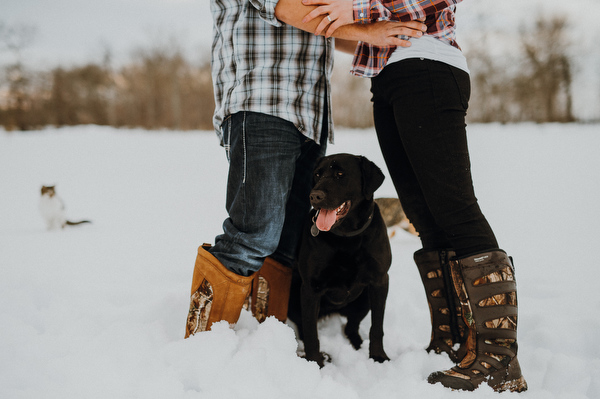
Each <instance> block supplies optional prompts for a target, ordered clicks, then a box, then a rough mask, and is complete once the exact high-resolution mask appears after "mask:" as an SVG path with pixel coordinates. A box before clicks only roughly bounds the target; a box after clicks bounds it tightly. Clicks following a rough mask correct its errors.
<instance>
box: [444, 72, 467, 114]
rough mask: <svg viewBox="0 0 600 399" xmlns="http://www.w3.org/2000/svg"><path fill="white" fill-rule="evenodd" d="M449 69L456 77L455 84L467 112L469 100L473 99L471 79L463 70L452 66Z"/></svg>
mask: <svg viewBox="0 0 600 399" xmlns="http://www.w3.org/2000/svg"><path fill="white" fill-rule="evenodd" d="M448 69H449V70H450V73H452V76H453V77H454V83H456V88H457V90H458V93H459V94H460V102H461V104H462V106H463V108H464V109H465V111H466V110H467V109H468V108H469V99H470V98H471V78H470V77H469V74H468V73H467V72H465V71H463V70H462V69H459V68H455V67H453V66H450V65H448Z"/></svg>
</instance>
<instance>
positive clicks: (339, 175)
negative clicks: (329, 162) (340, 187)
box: [335, 172, 344, 179]
mask: <svg viewBox="0 0 600 399" xmlns="http://www.w3.org/2000/svg"><path fill="white" fill-rule="evenodd" d="M335 177H336V179H341V178H342V177H344V172H337V173H336V174H335Z"/></svg>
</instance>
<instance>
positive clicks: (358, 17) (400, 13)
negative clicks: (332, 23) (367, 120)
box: [351, 0, 462, 78]
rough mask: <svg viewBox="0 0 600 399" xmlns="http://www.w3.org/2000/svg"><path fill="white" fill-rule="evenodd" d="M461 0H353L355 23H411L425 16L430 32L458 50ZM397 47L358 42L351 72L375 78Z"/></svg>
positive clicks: (428, 32) (428, 33)
mask: <svg viewBox="0 0 600 399" xmlns="http://www.w3.org/2000/svg"><path fill="white" fill-rule="evenodd" d="M461 1H462V0H353V7H354V22H355V23H371V22H376V21H401V22H408V21H413V20H416V19H419V18H422V17H426V19H425V24H426V25H427V35H430V36H433V37H435V38H437V39H439V40H442V41H444V42H446V43H448V44H450V45H451V46H454V47H456V48H458V49H460V47H459V46H458V44H457V43H456V35H455V32H454V12H455V9H456V4H458V3H460V2H461ZM395 49H396V47H395V46H389V47H377V46H373V45H370V44H368V43H364V42H359V44H358V47H357V49H356V51H355V53H354V60H353V62H352V70H351V72H352V73H353V74H355V75H358V76H363V77H367V78H370V77H373V76H377V75H378V74H379V72H381V70H382V69H383V67H384V66H385V65H386V63H387V61H388V59H389V58H390V55H391V54H392V52H393V51H394V50H395Z"/></svg>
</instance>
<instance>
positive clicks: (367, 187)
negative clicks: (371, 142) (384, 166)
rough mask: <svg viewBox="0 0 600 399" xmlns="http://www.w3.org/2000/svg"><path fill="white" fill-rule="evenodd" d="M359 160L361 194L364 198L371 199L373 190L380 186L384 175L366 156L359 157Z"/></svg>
mask: <svg viewBox="0 0 600 399" xmlns="http://www.w3.org/2000/svg"><path fill="white" fill-rule="evenodd" d="M359 162H360V168H361V170H362V190H363V194H364V196H365V198H366V199H368V200H372V199H373V196H374V194H375V190H377V189H378V188H379V187H380V186H381V184H382V183H383V180H384V179H385V176H384V174H383V172H382V171H381V169H379V167H378V166H377V165H375V164H374V163H373V162H371V161H369V160H368V159H367V158H365V157H363V156H361V157H359Z"/></svg>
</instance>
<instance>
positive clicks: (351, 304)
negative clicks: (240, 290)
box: [288, 154, 392, 367]
mask: <svg viewBox="0 0 600 399" xmlns="http://www.w3.org/2000/svg"><path fill="white" fill-rule="evenodd" d="M383 179H384V175H383V173H382V172H381V170H380V169H379V168H378V167H377V166H376V165H375V164H374V163H373V162H371V161H369V160H368V159H366V158H365V157H361V156H355V155H350V154H336V155H331V156H327V157H324V158H321V159H320V160H319V162H318V163H317V166H316V168H315V172H314V186H313V189H312V191H311V194H310V201H311V205H312V206H313V208H314V209H313V210H312V211H311V212H310V215H309V217H308V218H307V220H306V224H305V226H304V230H303V232H302V239H301V240H302V241H301V244H300V247H299V252H298V261H297V265H296V267H295V270H294V277H293V279H292V288H291V292H290V303H289V310H288V317H289V318H290V320H292V321H293V322H294V323H295V324H296V325H297V327H298V332H299V338H300V339H302V340H303V341H304V349H305V357H306V359H308V360H311V361H316V362H317V363H318V364H319V365H320V366H321V367H323V363H324V360H325V357H324V354H323V353H322V352H321V351H320V346H319V337H318V333H317V320H318V318H320V317H322V316H325V315H327V314H331V313H335V312H337V313H340V314H341V315H343V316H346V317H347V319H348V323H347V325H346V327H345V328H344V332H345V334H346V336H347V337H348V339H349V340H350V342H351V344H352V346H353V347H354V348H355V349H358V348H360V346H361V344H362V338H361V337H360V335H359V331H358V329H359V325H360V322H361V321H362V319H364V318H365V316H366V315H367V314H368V312H369V311H371V319H372V325H371V331H370V335H369V337H370V345H369V357H370V358H372V359H374V360H376V361H378V362H383V361H386V360H389V358H388V357H387V355H386V353H385V351H384V349H383V316H384V311H385V302H386V298H387V293H388V269H389V268H390V264H391V261H392V255H391V250H390V243H389V239H388V234H387V230H386V226H385V223H384V221H383V218H382V217H381V214H380V212H379V208H378V206H377V204H376V203H375V202H374V200H373V195H374V193H375V190H376V189H377V188H378V187H379V186H380V185H381V184H382V182H383ZM347 201H350V204H349V208H346V209H344V208H342V207H341V205H342V204H345V203H346V202H347ZM338 208H340V210H341V212H340V214H342V215H340V217H338V219H337V221H336V222H335V224H333V226H331V228H330V229H329V231H318V230H317V227H316V226H317V223H315V220H316V214H317V211H321V212H324V213H326V212H325V211H322V210H327V209H329V210H335V209H338ZM321 225H322V222H321Z"/></svg>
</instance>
